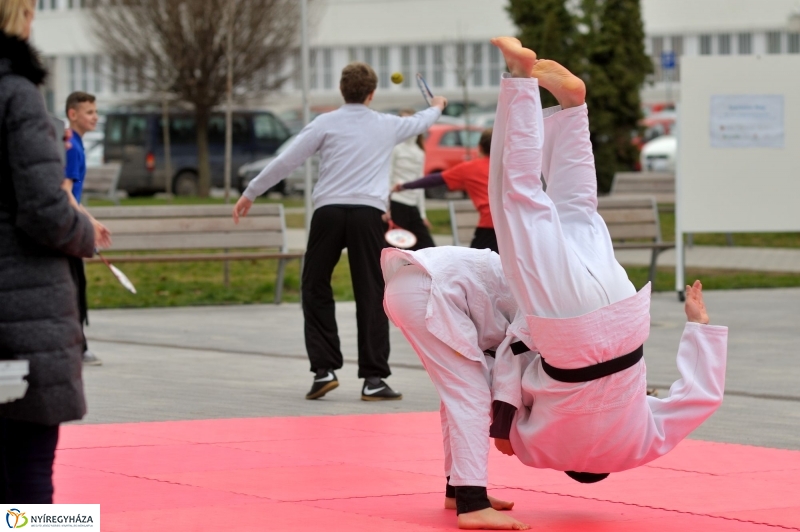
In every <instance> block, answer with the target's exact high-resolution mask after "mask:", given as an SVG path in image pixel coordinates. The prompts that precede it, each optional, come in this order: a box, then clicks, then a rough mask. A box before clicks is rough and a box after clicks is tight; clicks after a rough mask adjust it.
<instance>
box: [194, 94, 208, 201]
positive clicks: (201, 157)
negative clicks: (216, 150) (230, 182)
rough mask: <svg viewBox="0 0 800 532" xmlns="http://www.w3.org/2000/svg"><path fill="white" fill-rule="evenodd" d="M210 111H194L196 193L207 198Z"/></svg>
mask: <svg viewBox="0 0 800 532" xmlns="http://www.w3.org/2000/svg"><path fill="white" fill-rule="evenodd" d="M209 116H210V112H209V111H208V110H206V109H198V110H197V111H195V121H196V122H197V179H198V181H197V185H198V195H199V196H200V197H201V198H207V197H208V196H209V194H210V193H211V161H210V158H209V153H208V120H209Z"/></svg>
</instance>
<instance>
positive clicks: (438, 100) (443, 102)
mask: <svg viewBox="0 0 800 532" xmlns="http://www.w3.org/2000/svg"><path fill="white" fill-rule="evenodd" d="M431 107H438V108H439V109H440V110H441V111H444V108H445V107H447V98H445V97H444V96H434V97H433V98H431Z"/></svg>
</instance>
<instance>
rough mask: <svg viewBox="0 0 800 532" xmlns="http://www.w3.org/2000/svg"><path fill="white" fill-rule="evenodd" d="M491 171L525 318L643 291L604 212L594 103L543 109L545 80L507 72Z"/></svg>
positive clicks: (507, 266)
mask: <svg viewBox="0 0 800 532" xmlns="http://www.w3.org/2000/svg"><path fill="white" fill-rule="evenodd" d="M540 174H541V175H542V176H543V177H544V180H545V181H546V183H547V192H545V190H544V188H543V186H542V181H541V180H540V179H539V176H540ZM489 175H490V179H489V202H490V205H491V209H492V220H493V221H494V227H495V231H496V232H497V242H498V247H499V252H500V259H501V261H502V263H503V271H504V272H505V274H506V278H507V280H508V284H509V286H510V287H511V290H512V293H513V294H514V296H515V298H516V300H517V303H518V304H519V307H520V310H522V311H523V313H524V314H525V315H526V316H532V315H535V316H540V317H547V318H568V317H574V316H580V315H582V314H586V313H589V312H592V311H594V310H597V309H599V308H601V307H604V306H607V305H609V304H612V303H616V302H617V301H621V300H622V299H626V298H628V297H631V296H633V295H635V294H636V289H635V288H634V286H633V284H632V283H631V282H630V281H629V280H628V275H627V273H626V272H625V270H624V269H623V268H622V266H620V265H619V263H618V262H617V260H616V258H615V256H614V248H613V245H612V243H611V237H610V235H609V233H608V228H607V227H606V224H605V222H604V221H603V219H602V218H601V217H600V215H599V214H598V213H597V176H596V174H595V167H594V155H593V154H592V143H591V140H590V138H589V115H588V110H587V108H586V105H585V104H584V105H581V106H579V107H573V108H570V109H565V110H561V109H560V108H558V107H557V108H552V109H548V110H546V111H544V112H543V111H542V107H541V100H540V97H539V85H538V81H537V80H536V79H518V78H505V79H503V80H502V83H501V90H500V96H499V99H498V105H497V116H496V118H495V125H494V132H493V134H492V158H491V163H490V174H489ZM534 341H535V339H534Z"/></svg>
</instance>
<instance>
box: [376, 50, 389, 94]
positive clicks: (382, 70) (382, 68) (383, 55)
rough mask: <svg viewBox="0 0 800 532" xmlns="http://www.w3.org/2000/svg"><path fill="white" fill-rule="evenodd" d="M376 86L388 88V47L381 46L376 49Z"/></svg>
mask: <svg viewBox="0 0 800 532" xmlns="http://www.w3.org/2000/svg"><path fill="white" fill-rule="evenodd" d="M378 84H379V85H378V86H379V87H381V88H384V89H385V88H387V87H388V86H389V47H388V46H381V47H379V48H378Z"/></svg>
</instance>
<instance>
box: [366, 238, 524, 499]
mask: <svg viewBox="0 0 800 532" xmlns="http://www.w3.org/2000/svg"><path fill="white" fill-rule="evenodd" d="M381 267H382V268H383V276H384V279H385V281H386V293H385V297H384V309H385V310H386V315H387V316H388V317H389V319H390V320H391V321H392V323H394V324H395V325H396V326H397V327H399V328H400V329H401V330H402V332H403V334H404V335H405V337H406V338H407V339H408V341H409V343H410V344H411V345H412V347H413V348H414V350H415V351H416V352H417V354H418V355H419V358H420V360H421V361H422V364H423V365H424V366H425V369H426V370H427V371H428V374H429V375H430V378H431V380H432V381H433V384H434V386H435V387H436V389H437V391H438V392H439V396H440V398H441V406H440V414H441V422H442V437H443V440H444V455H445V476H449V477H450V485H452V486H486V482H487V480H488V476H487V460H488V456H489V424H490V422H491V402H492V397H491V391H490V385H491V381H492V377H491V373H490V371H491V367H492V364H493V359H492V358H491V357H488V358H487V356H486V355H485V354H484V351H485V350H494V349H497V346H498V345H499V344H500V343H501V342H504V341H505V339H506V334H507V329H508V327H509V324H510V323H511V321H512V319H513V318H514V316H515V314H516V313H517V304H516V301H515V300H514V298H513V297H512V295H511V292H510V290H509V288H508V285H507V284H506V280H505V276H504V275H503V271H502V267H501V265H500V257H499V256H498V255H497V254H496V253H493V252H492V251H490V250H488V249H472V248H462V247H436V248H426V249H422V250H419V251H403V250H399V249H394V248H387V249H384V250H383V253H382V255H381ZM508 375H509V377H511V375H512V373H511V372H508Z"/></svg>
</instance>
